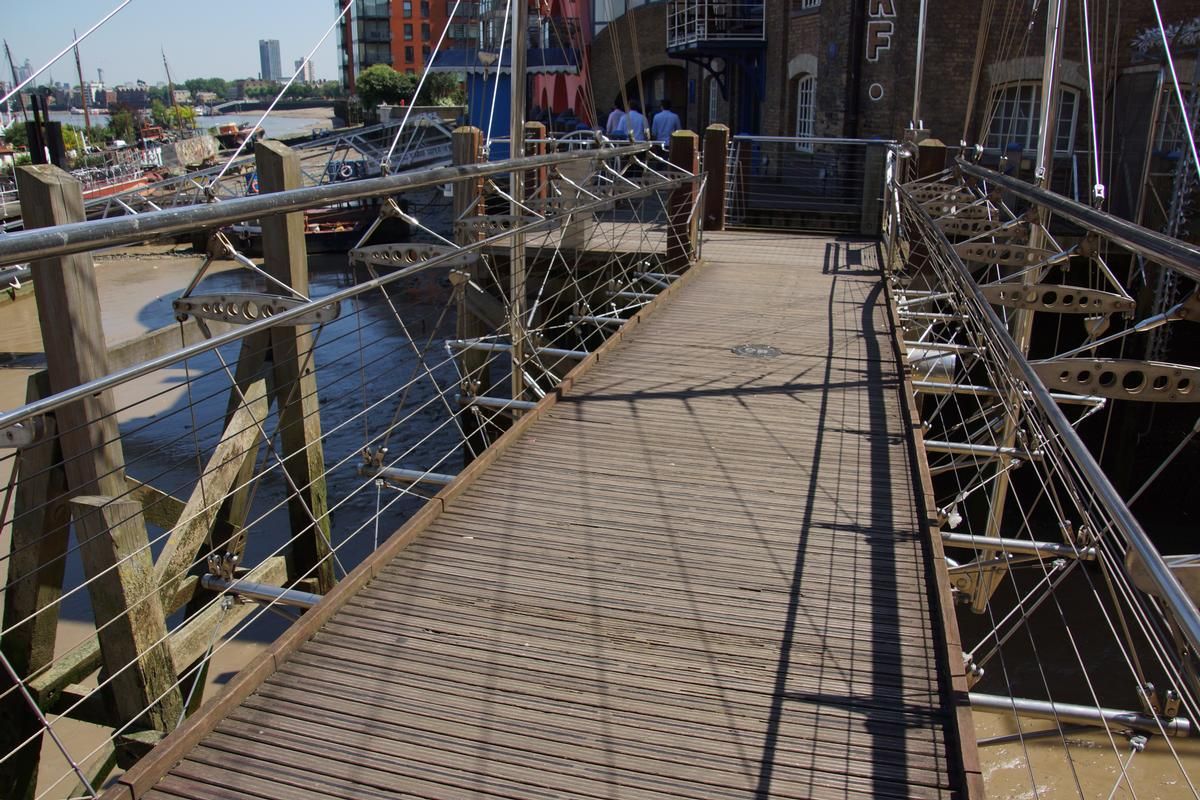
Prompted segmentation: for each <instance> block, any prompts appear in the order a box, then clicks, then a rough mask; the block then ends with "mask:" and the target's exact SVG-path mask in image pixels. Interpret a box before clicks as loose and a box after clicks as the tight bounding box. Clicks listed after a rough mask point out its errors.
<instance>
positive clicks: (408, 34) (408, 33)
mask: <svg viewBox="0 0 1200 800" xmlns="http://www.w3.org/2000/svg"><path fill="white" fill-rule="evenodd" d="M404 41H406V42H411V41H412V25H408V24H406V25H405V26H404Z"/></svg>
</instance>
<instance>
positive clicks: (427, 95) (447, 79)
mask: <svg viewBox="0 0 1200 800" xmlns="http://www.w3.org/2000/svg"><path fill="white" fill-rule="evenodd" d="M458 88H459V78H458V76H457V75H454V74H453V73H450V72H432V73H430V74H429V75H426V76H425V85H424V86H422V87H421V98H420V100H419V102H420V103H421V104H423V105H439V104H441V103H442V102H443V101H444V100H446V99H447V98H450V97H453V96H454V94H455V93H456V92H457V91H458Z"/></svg>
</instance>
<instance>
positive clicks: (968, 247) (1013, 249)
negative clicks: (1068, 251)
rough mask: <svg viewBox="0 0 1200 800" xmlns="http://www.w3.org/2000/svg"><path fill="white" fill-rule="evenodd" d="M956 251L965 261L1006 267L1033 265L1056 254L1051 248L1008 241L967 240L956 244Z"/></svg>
mask: <svg viewBox="0 0 1200 800" xmlns="http://www.w3.org/2000/svg"><path fill="white" fill-rule="evenodd" d="M954 252H956V253H958V256H959V258H961V259H962V260H963V261H975V262H977V263H980V264H1000V265H1001V266H1005V267H1032V266H1033V265H1034V264H1039V263H1041V262H1043V261H1045V260H1046V259H1048V258H1050V256H1052V255H1054V253H1053V252H1051V251H1050V250H1045V249H1043V248H1040V247H1030V246H1028V245H1024V244H1009V243H1007V242H967V243H966V244H956V245H954Z"/></svg>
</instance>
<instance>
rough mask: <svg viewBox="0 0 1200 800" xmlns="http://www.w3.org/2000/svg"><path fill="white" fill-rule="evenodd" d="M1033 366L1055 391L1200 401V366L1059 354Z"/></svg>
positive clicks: (1147, 398)
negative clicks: (1069, 356)
mask: <svg viewBox="0 0 1200 800" xmlns="http://www.w3.org/2000/svg"><path fill="white" fill-rule="evenodd" d="M1031 366H1032V367H1033V369H1034V372H1036V373H1037V375H1038V377H1039V378H1041V379H1042V382H1043V383H1044V384H1046V386H1047V387H1048V388H1049V389H1050V390H1051V391H1055V392H1070V393H1072V394H1090V395H1099V396H1101V397H1111V398H1114V399H1120V400H1144V401H1149V402H1159V403H1196V402H1200V389H1198V388H1197V384H1200V367H1189V366H1186V365H1184V364H1166V363H1163V362H1161V361H1136V360H1133V359H1116V358H1059V359H1051V360H1048V361H1036V362H1033V364H1032V365H1031Z"/></svg>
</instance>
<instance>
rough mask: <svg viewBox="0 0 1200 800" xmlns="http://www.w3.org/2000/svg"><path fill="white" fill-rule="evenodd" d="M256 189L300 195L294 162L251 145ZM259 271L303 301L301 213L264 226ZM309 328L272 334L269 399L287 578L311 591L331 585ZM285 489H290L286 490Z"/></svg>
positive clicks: (280, 148)
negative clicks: (284, 503)
mask: <svg viewBox="0 0 1200 800" xmlns="http://www.w3.org/2000/svg"><path fill="white" fill-rule="evenodd" d="M254 160H255V163H256V165H257V169H258V183H259V187H260V189H261V191H263V192H280V191H284V190H285V189H299V188H300V187H301V186H302V185H303V183H302V181H301V176H300V157H299V156H298V155H296V153H295V152H294V151H293V150H292V149H291V148H289V147H287V146H286V145H283V144H280V143H279V142H275V141H265V142H259V143H257V144H256V145H255V146H254ZM262 238H263V268H264V269H265V270H266V271H267V272H268V273H269V274H270V275H271V276H272V277H274V278H275V279H276V280H279V281H281V282H283V283H285V284H287V285H288V286H291V287H292V288H293V289H294V290H296V291H297V292H299V293H301V294H303V295H305V296H307V295H308V253H307V251H306V250H305V247H304V214H303V212H296V213H293V214H283V215H277V216H273V217H267V218H265V219H263V221H262ZM312 347H313V339H312V334H311V333H310V332H309V329H308V326H303V325H279V326H276V327H274V328H272V329H271V358H272V363H273V370H272V371H273V375H274V378H275V382H274V386H273V387H272V393H273V395H274V400H275V408H276V412H277V413H278V416H279V438H280V444H279V447H280V449H281V451H282V452H281V453H280V457H281V458H282V459H283V464H284V468H285V469H286V470H287V474H288V476H289V478H290V482H291V484H292V487H294V490H293V491H291V492H290V494H289V497H288V518H289V519H290V520H291V529H292V535H293V537H295V538H294V539H293V541H292V567H293V570H294V574H293V576H292V577H293V578H299V577H308V578H316V584H317V591H318V592H322V593H324V592H328V591H329V590H330V589H332V588H333V584H334V582H335V578H334V573H333V558H332V556H331V552H332V545H331V544H330V524H329V499H328V493H327V490H326V485H325V454H324V448H323V446H322V443H321V416H320V407H319V404H318V402H317V378H316V363H315V361H314V354H313V352H312ZM292 487H289V488H292Z"/></svg>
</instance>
